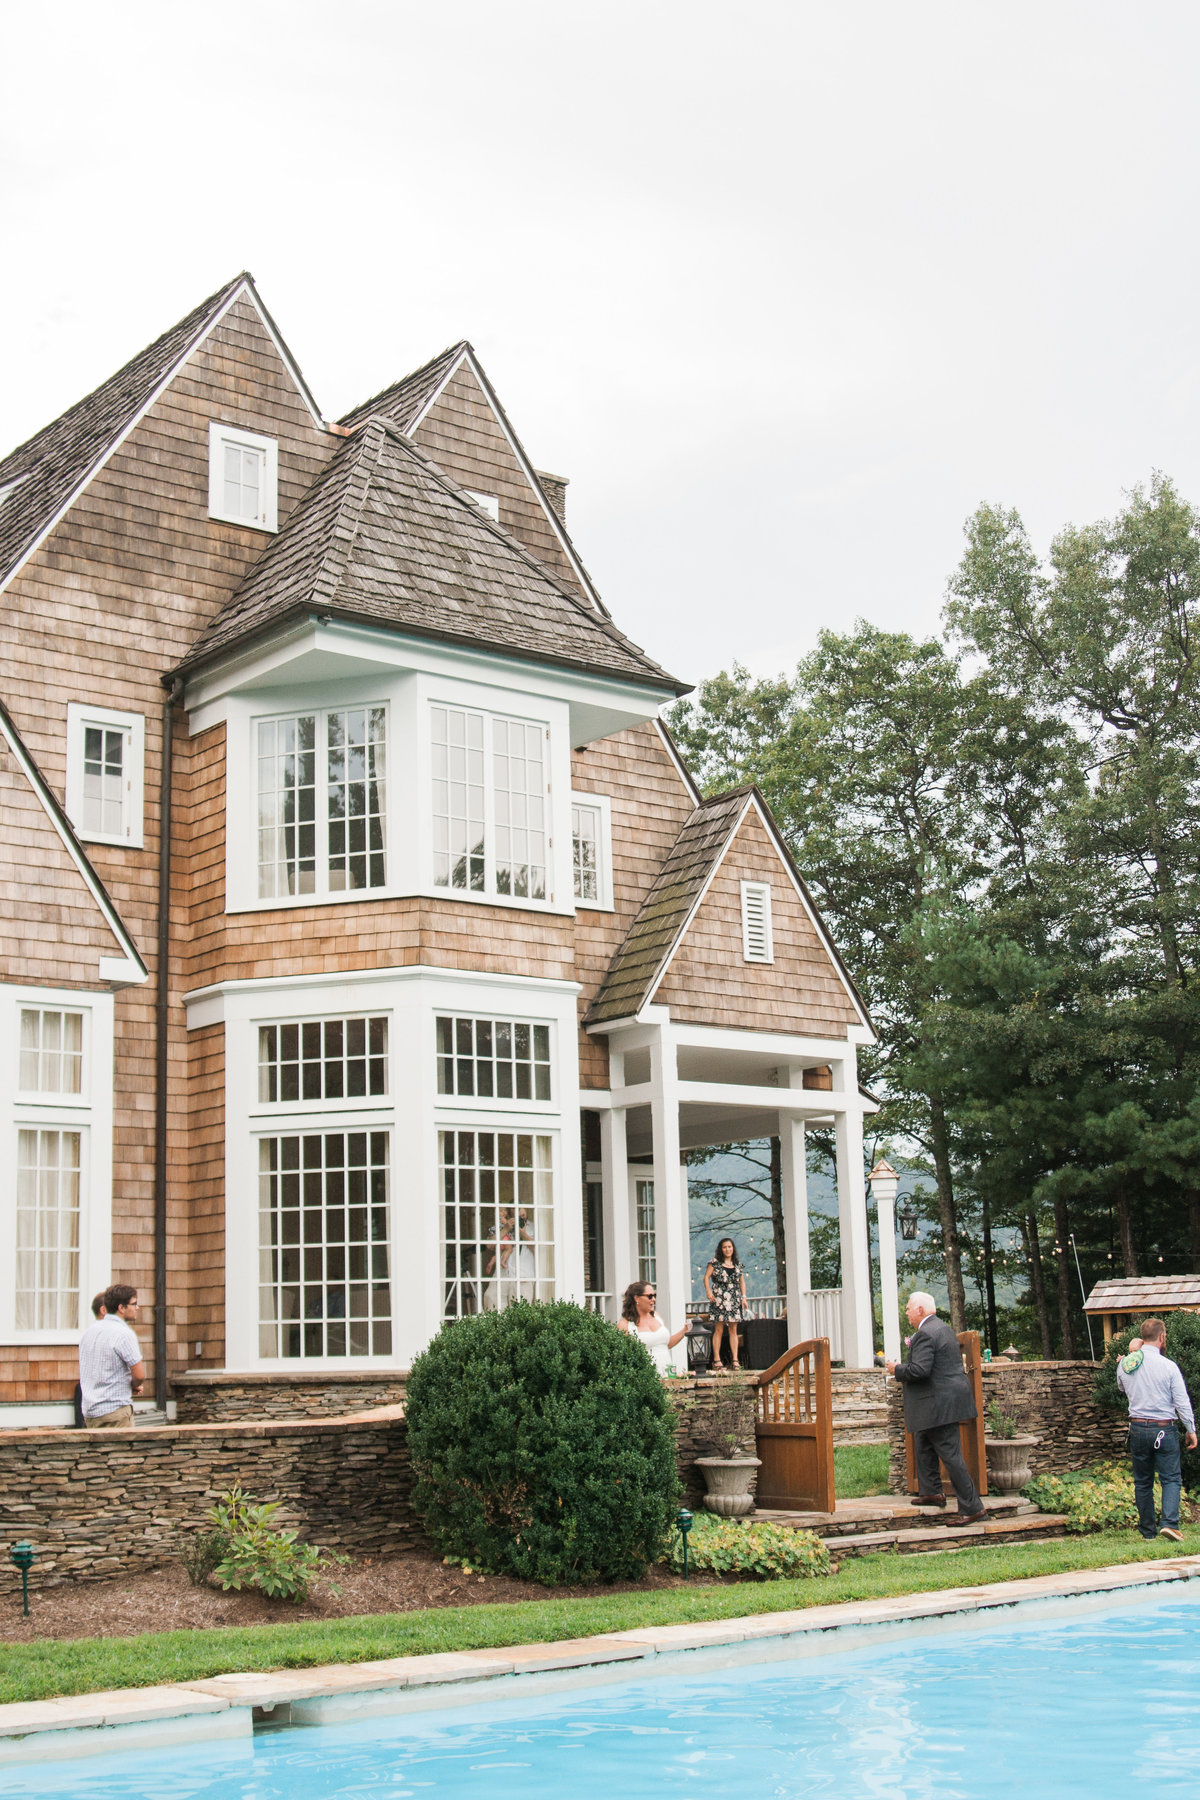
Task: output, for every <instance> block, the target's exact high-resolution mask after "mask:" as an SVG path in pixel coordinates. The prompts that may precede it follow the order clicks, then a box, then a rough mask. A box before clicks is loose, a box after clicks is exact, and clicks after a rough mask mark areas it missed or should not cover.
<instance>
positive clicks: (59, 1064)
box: [17, 1006, 83, 1095]
mask: <svg viewBox="0 0 1200 1800" xmlns="http://www.w3.org/2000/svg"><path fill="white" fill-rule="evenodd" d="M17 1091H18V1092H19V1093H22V1094H70V1095H75V1094H82V1093H83V1014H82V1012H76V1011H74V1010H73V1009H70V1008H67V1007H60V1006H23V1007H22V1008H21V1045H20V1063H19V1069H18V1074H17Z"/></svg>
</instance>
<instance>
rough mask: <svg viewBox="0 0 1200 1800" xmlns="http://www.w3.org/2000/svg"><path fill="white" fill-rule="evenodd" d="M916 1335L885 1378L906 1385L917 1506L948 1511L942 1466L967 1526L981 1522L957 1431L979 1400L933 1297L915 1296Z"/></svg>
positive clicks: (911, 1308) (911, 1309) (911, 1310)
mask: <svg viewBox="0 0 1200 1800" xmlns="http://www.w3.org/2000/svg"><path fill="white" fill-rule="evenodd" d="M905 1310H906V1311H907V1314H908V1322H909V1324H910V1325H911V1326H912V1328H913V1334H912V1336H911V1337H910V1338H909V1340H908V1357H907V1360H906V1361H904V1362H900V1363H898V1362H889V1363H888V1365H887V1372H888V1374H889V1375H893V1376H894V1377H895V1378H896V1380H897V1381H902V1382H903V1383H904V1423H905V1424H906V1425H907V1426H908V1429H909V1430H910V1431H911V1432H912V1434H913V1449H914V1451H915V1453H916V1459H917V1486H918V1488H919V1489H920V1492H919V1493H918V1494H917V1496H916V1505H918V1506H945V1504H946V1496H945V1493H944V1491H943V1488H942V1472H941V1469H940V1468H939V1467H938V1464H939V1462H941V1463H944V1464H945V1466H946V1472H947V1474H948V1475H949V1477H950V1482H951V1485H952V1486H953V1488H954V1492H955V1494H956V1495H957V1497H958V1516H959V1518H960V1520H961V1521H962V1523H963V1524H964V1525H973V1524H975V1523H976V1522H977V1521H978V1520H980V1519H982V1518H983V1517H984V1516H985V1514H984V1508H983V1501H982V1500H981V1499H980V1498H979V1490H978V1489H977V1487H976V1486H975V1483H974V1482H973V1481H972V1480H971V1472H970V1470H969V1469H968V1468H967V1465H966V1463H965V1462H964V1461H963V1453H962V1443H961V1441H960V1438H959V1433H958V1427H959V1425H960V1424H961V1422H962V1421H963V1420H964V1419H973V1418H974V1417H975V1416H976V1415H975V1396H974V1395H973V1394H972V1392H971V1384H970V1382H969V1381H968V1380H967V1376H966V1371H965V1369H964V1368H963V1363H962V1351H961V1349H960V1348H959V1342H958V1334H957V1332H955V1331H953V1330H951V1328H950V1326H949V1325H947V1324H946V1322H945V1320H944V1319H939V1318H938V1316H937V1301H936V1300H935V1299H934V1297H933V1295H932V1294H920V1293H918V1294H913V1295H911V1296H910V1297H909V1302H908V1306H907V1308H906V1309H905Z"/></svg>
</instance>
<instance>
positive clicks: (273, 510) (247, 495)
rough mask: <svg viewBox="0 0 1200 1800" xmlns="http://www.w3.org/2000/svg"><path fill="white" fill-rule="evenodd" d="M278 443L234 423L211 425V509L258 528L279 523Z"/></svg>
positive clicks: (219, 516)
mask: <svg viewBox="0 0 1200 1800" xmlns="http://www.w3.org/2000/svg"><path fill="white" fill-rule="evenodd" d="M278 485H279V446H278V444H277V443H276V442H275V439H274V438H267V437H259V436H258V434H257V433H256V432H253V431H238V430H236V429H235V428H234V427H233V426H232V425H216V424H213V425H210V426H209V428H208V511H209V516H210V517H211V518H214V519H227V520H228V521H229V522H230V524H233V525H249V526H252V527H253V528H254V529H256V530H258V531H275V530H277V529H278V526H279V504H278V494H277V490H278Z"/></svg>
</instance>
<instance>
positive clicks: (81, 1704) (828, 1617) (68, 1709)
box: [0, 1556, 1200, 1763]
mask: <svg viewBox="0 0 1200 1800" xmlns="http://www.w3.org/2000/svg"><path fill="white" fill-rule="evenodd" d="M1198 1579H1200V1556H1180V1557H1166V1558H1162V1559H1156V1560H1155V1561H1153V1562H1143V1563H1124V1564H1116V1565H1113V1566H1110V1567H1108V1568H1099V1569H1092V1570H1082V1569H1081V1570H1077V1571H1073V1572H1071V1573H1068V1574H1062V1575H1035V1576H1029V1577H1025V1578H1024V1579H1018V1580H1016V1581H1003V1582H992V1583H987V1584H985V1585H983V1586H979V1587H961V1588H944V1589H942V1590H941V1591H940V1592H936V1593H927V1594H905V1595H896V1596H894V1597H892V1598H889V1599H883V1600H865V1601H844V1602H841V1603H840V1604H837V1605H834V1606H812V1607H805V1608H802V1609H798V1610H794V1611H790V1612H776V1613H755V1614H750V1615H748V1616H746V1617H743V1618H738V1619H712V1620H708V1621H704V1622H699V1623H696V1624H683V1625H661V1626H641V1627H636V1628H634V1629H633V1630H629V1631H615V1632H602V1633H598V1634H597V1635H596V1636H595V1637H588V1638H568V1639H559V1640H558V1641H557V1642H551V1643H536V1644H513V1645H505V1646H503V1647H502V1648H499V1649H494V1650H454V1651H444V1652H435V1653H432V1654H429V1655H424V1656H397V1657H390V1658H383V1659H380V1660H376V1661H372V1662H361V1663H331V1664H328V1665H326V1666H324V1667H319V1668H315V1669H295V1670H292V1669H277V1670H273V1671H264V1672H262V1673H257V1672H254V1671H247V1672H245V1673H238V1674H228V1675H213V1676H209V1677H207V1678H203V1679H198V1680H195V1681H181V1682H176V1683H171V1684H162V1685H157V1686H154V1687H145V1688H119V1689H114V1690H111V1691H109V1692H107V1693H92V1694H79V1695H75V1696H66V1697H62V1698H58V1699H54V1700H32V1701H16V1702H12V1703H10V1704H9V1705H6V1706H0V1763H6V1762H15V1761H20V1762H29V1761H33V1760H36V1759H37V1758H38V1757H41V1756H53V1755H55V1754H69V1755H89V1754H94V1753H95V1752H97V1751H102V1750H107V1749H109V1748H112V1749H116V1748H117V1747H118V1746H121V1747H122V1748H123V1747H125V1746H126V1745H127V1744H128V1745H129V1747H130V1748H132V1747H133V1739H132V1737H131V1735H130V1734H131V1732H133V1733H137V1731H138V1728H139V1727H142V1726H145V1725H147V1724H153V1725H157V1726H160V1727H161V1726H174V1727H175V1728H176V1729H175V1730H174V1731H173V1732H172V1734H171V1736H172V1741H176V1742H182V1741H188V1740H192V1741H195V1740H196V1739H199V1738H202V1737H204V1736H205V1735H207V1734H208V1732H209V1731H210V1730H211V1725H209V1724H207V1723H206V1721H207V1720H208V1719H210V1718H211V1715H212V1714H214V1713H228V1714H229V1715H230V1717H229V1718H228V1719H226V1720H223V1721H222V1725H223V1727H224V1729H223V1731H222V1735H226V1734H227V1733H228V1732H230V1731H232V1732H235V1733H241V1732H245V1733H249V1732H250V1731H251V1730H252V1729H253V1724H254V1715H255V1713H256V1712H257V1713H259V1714H260V1715H261V1716H262V1717H263V1718H264V1719H265V1718H269V1717H270V1714H271V1713H272V1712H274V1711H275V1710H276V1709H277V1708H285V1709H287V1708H290V1707H291V1706H292V1705H293V1704H294V1703H296V1704H300V1703H303V1702H306V1701H320V1700H323V1699H329V1700H339V1699H346V1698H349V1697H350V1696H352V1695H356V1694H362V1695H364V1696H366V1695H374V1696H377V1697H378V1696H382V1695H384V1694H386V1692H387V1691H388V1690H392V1691H395V1692H397V1693H401V1692H403V1693H404V1694H405V1695H412V1694H413V1690H416V1689H421V1688H429V1689H431V1690H433V1692H436V1691H437V1690H444V1689H446V1688H447V1687H450V1686H452V1685H454V1684H461V1683H471V1684H475V1683H478V1684H481V1687H482V1688H483V1689H484V1692H485V1693H486V1684H487V1683H488V1682H489V1681H492V1680H494V1679H495V1678H496V1677H509V1676H515V1677H517V1678H518V1679H520V1678H521V1677H523V1676H526V1675H534V1674H539V1673H545V1672H548V1671H566V1670H571V1669H584V1668H595V1667H600V1666H603V1665H611V1664H614V1663H630V1664H635V1663H638V1662H645V1661H647V1660H651V1659H654V1658H657V1657H660V1656H674V1655H677V1654H678V1653H680V1652H685V1651H695V1650H711V1649H720V1648H722V1647H724V1646H733V1645H736V1644H741V1643H748V1642H759V1643H763V1642H767V1641H769V1640H772V1639H778V1640H780V1641H783V1640H786V1639H788V1638H803V1637H806V1636H807V1637H810V1638H811V1636H812V1634H813V1633H820V1634H822V1636H825V1635H831V1636H832V1635H836V1634H837V1633H840V1632H846V1633H847V1635H848V1637H849V1636H850V1635H851V1634H853V1635H857V1634H858V1632H859V1631H860V1630H861V1628H863V1627H866V1626H884V1625H898V1624H902V1623H903V1622H904V1621H905V1620H908V1619H912V1620H921V1619H931V1618H937V1617H939V1616H948V1615H954V1614H963V1615H970V1614H972V1613H979V1612H987V1611H991V1610H996V1609H1000V1608H1006V1607H1016V1606H1018V1605H1021V1604H1022V1603H1024V1602H1027V1601H1031V1600H1050V1599H1072V1598H1076V1597H1079V1596H1083V1595H1087V1594H1106V1593H1119V1592H1120V1591H1121V1590H1122V1589H1129V1588H1139V1587H1142V1588H1145V1587H1157V1586H1161V1585H1165V1584H1167V1583H1170V1582H1177V1581H1193V1580H1198ZM501 1685H502V1686H504V1685H506V1683H503V1682H502V1683H501ZM431 1697H432V1696H431ZM476 1697H478V1696H477V1695H475V1694H472V1698H473V1699H474V1698H476ZM302 1711H303V1708H302ZM282 1716H283V1717H285V1718H286V1717H287V1716H288V1714H287V1712H286V1711H285V1712H284V1713H283V1714H282ZM64 1732H65V1733H70V1734H71V1735H70V1739H69V1740H67V1739H64V1738H62V1737H61V1736H60V1735H59V1734H62V1733H64ZM157 1741H162V1740H161V1738H159V1739H157Z"/></svg>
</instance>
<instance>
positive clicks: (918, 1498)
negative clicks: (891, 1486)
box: [912, 1494, 946, 1506]
mask: <svg viewBox="0 0 1200 1800" xmlns="http://www.w3.org/2000/svg"><path fill="white" fill-rule="evenodd" d="M912 1503H913V1505H914V1506H945V1504H946V1496H945V1494H914V1495H913V1497H912Z"/></svg>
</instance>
